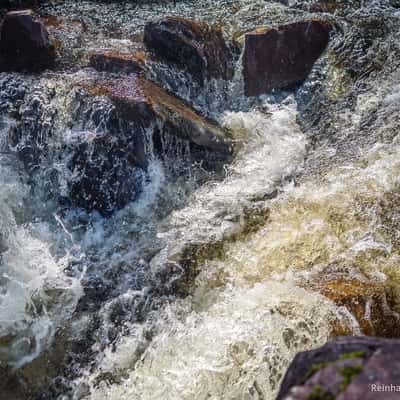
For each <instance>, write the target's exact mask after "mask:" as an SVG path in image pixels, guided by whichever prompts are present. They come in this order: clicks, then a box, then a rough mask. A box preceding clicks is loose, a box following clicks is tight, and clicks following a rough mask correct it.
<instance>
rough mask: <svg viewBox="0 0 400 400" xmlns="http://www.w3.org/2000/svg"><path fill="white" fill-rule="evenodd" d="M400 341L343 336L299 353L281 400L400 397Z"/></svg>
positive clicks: (389, 399) (388, 399) (285, 384)
mask: <svg viewBox="0 0 400 400" xmlns="http://www.w3.org/2000/svg"><path fill="white" fill-rule="evenodd" d="M399 379H400V340H394V339H378V338H370V337H340V338H337V339H335V340H333V341H331V342H328V343H326V344H325V345H324V346H322V347H320V348H318V349H315V350H311V351H306V352H303V353H299V354H297V356H296V357H295V359H294V360H293V362H292V363H291V365H290V366H289V369H288V371H287V372H286V375H285V377H284V379H283V381H282V384H281V388H280V391H279V394H278V397H277V400H289V399H290V400H307V399H332V400H333V399H338V400H352V399H354V400H355V399H366V400H375V399H382V400H383V399H385V400H391V399H398V398H399V392H400V385H399V384H398V382H399Z"/></svg>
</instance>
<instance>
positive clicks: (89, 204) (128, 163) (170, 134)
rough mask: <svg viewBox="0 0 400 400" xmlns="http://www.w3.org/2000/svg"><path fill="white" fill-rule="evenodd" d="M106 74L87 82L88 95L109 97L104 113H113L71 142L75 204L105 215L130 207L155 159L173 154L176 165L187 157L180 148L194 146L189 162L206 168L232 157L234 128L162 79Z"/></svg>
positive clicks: (71, 185) (71, 186) (71, 184)
mask: <svg viewBox="0 0 400 400" xmlns="http://www.w3.org/2000/svg"><path fill="white" fill-rule="evenodd" d="M101 79H102V80H96V81H95V82H91V83H89V84H88V83H87V82H85V83H82V86H81V88H82V89H83V91H84V97H85V98H86V100H85V101H87V102H90V101H93V99H98V101H101V99H104V101H105V102H106V104H108V106H107V107H109V108H104V107H103V109H102V110H103V111H102V117H101V118H103V117H104V115H108V121H107V122H106V124H105V126H104V127H103V128H102V129H100V130H98V131H97V132H96V131H91V132H90V131H89V132H80V133H79V132H78V137H77V141H76V144H72V145H71V146H72V147H71V150H70V152H71V156H69V157H68V159H69V160H70V162H69V165H68V168H69V169H70V170H71V171H73V173H72V179H70V180H69V183H68V187H69V198H70V200H72V202H73V203H74V204H75V205H78V206H80V207H82V208H85V209H87V210H89V211H91V210H98V211H99V212H100V213H102V214H103V215H108V214H110V213H112V212H113V211H114V210H115V209H118V208H122V207H124V206H125V205H126V204H127V203H128V202H129V201H131V200H133V199H134V198H135V196H136V195H137V194H138V193H139V192H140V188H141V184H142V180H143V178H144V177H145V175H144V174H145V171H146V169H147V167H148V164H149V161H150V160H152V159H154V158H155V157H157V158H159V159H161V160H164V159H170V157H173V158H175V160H174V163H175V164H176V165H178V164H180V163H184V162H185V161H184V160H183V155H181V154H180V153H179V149H186V150H183V151H185V152H186V151H187V150H188V151H189V153H190V160H189V162H190V163H192V162H196V161H199V162H202V166H203V167H204V168H207V167H209V168H216V167H217V166H222V165H223V164H224V163H225V162H227V161H228V160H229V159H230V157H231V154H232V151H233V147H232V141H231V140H230V139H229V132H227V131H225V130H223V129H221V128H219V127H218V126H217V125H216V124H215V123H213V122H212V121H209V120H207V119H205V118H203V117H202V116H200V115H199V114H197V113H196V112H194V111H193V110H192V109H191V108H190V107H189V106H188V105H187V104H186V103H184V102H183V101H181V100H179V99H177V98H175V97H173V96H171V95H169V94H168V93H167V92H165V91H164V90H163V89H162V88H161V87H159V86H158V85H156V84H154V83H152V82H150V81H147V80H146V79H145V78H143V77H141V76H138V75H128V76H127V77H126V78H121V79H114V80H113V79H104V78H101ZM104 110H106V111H104ZM83 114H86V115H87V114H90V115H95V114H96V113H95V112H93V109H92V110H89V112H87V111H84V112H83ZM171 153H172V154H171ZM186 155H187V154H186Z"/></svg>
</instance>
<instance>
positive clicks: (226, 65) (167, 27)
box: [144, 17, 234, 83]
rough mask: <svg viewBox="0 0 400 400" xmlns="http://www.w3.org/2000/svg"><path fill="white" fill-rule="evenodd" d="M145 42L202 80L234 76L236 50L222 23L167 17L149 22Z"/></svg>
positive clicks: (163, 56)
mask: <svg viewBox="0 0 400 400" xmlns="http://www.w3.org/2000/svg"><path fill="white" fill-rule="evenodd" d="M144 43H145V44H146V46H147V47H148V48H150V49H152V50H153V51H154V52H155V53H156V54H157V56H158V57H160V58H161V59H163V60H166V61H171V62H173V63H175V64H177V65H178V66H179V67H182V68H185V69H186V70H187V71H189V72H190V73H191V74H192V75H193V77H194V78H195V79H196V80H197V81H199V82H200V83H203V82H204V80H205V79H212V78H215V79H226V80H228V79H231V78H232V77H233V72H234V71H233V64H232V53H231V51H230V49H229V48H228V46H227V44H226V42H225V40H224V37H223V35H222V30H221V28H220V27H219V26H209V25H207V24H205V23H202V22H196V21H192V20H188V19H184V18H179V17H166V18H162V19H160V20H157V21H151V22H148V23H147V24H146V26H145V29H144Z"/></svg>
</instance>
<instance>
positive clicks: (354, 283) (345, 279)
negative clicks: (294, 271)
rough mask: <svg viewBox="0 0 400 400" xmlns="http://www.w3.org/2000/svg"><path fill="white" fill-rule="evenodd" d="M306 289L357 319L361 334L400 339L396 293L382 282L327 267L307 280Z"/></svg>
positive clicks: (399, 320) (399, 318)
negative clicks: (333, 303)
mask: <svg viewBox="0 0 400 400" xmlns="http://www.w3.org/2000/svg"><path fill="white" fill-rule="evenodd" d="M306 286H307V287H308V288H309V289H312V290H316V291H318V292H319V293H321V294H322V295H324V296H326V297H327V298H328V299H330V300H332V301H334V302H335V303H336V304H337V305H338V306H342V307H345V308H346V309H347V310H348V311H349V312H350V313H351V314H352V315H353V317H354V318H355V319H356V320H357V322H358V324H359V327H360V330H361V333H363V334H365V335H369V336H381V337H388V338H393V337H400V316H399V314H398V313H397V312H396V304H398V300H397V295H396V291H395V289H394V287H392V286H391V285H389V284H387V283H386V282H378V281H370V280H367V279H366V278H362V277H361V276H356V275H355V274H354V275H350V274H348V273H338V272H337V271H333V270H332V269H329V268H328V269H326V270H324V271H323V272H322V273H320V274H317V275H316V276H315V277H313V278H312V279H310V280H309V281H307V283H306ZM339 332H340V328H339ZM343 333H347V334H350V333H351V331H350V330H348V332H346V329H343Z"/></svg>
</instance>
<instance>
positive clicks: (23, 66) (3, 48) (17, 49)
mask: <svg viewBox="0 0 400 400" xmlns="http://www.w3.org/2000/svg"><path fill="white" fill-rule="evenodd" d="M55 56H56V53H55V49H54V46H53V45H52V44H51V42H50V39H49V34H48V32H47V29H46V28H45V26H44V25H43V23H42V22H41V21H40V20H39V19H38V18H37V17H35V15H34V14H33V12H32V11H31V10H23V11H13V12H9V13H8V14H6V16H5V18H4V21H3V25H2V27H1V39H0V70H3V71H25V70H26V71H31V72H35V71H41V70H43V69H46V68H49V67H51V66H52V65H53V64H54V60H55Z"/></svg>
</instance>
